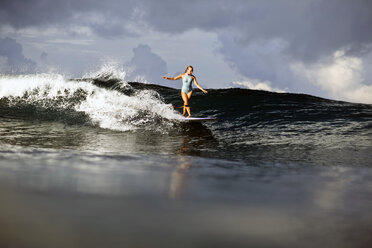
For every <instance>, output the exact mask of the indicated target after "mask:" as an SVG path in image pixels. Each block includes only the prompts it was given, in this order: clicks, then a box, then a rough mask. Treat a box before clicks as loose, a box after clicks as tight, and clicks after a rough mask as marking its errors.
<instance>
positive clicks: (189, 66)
mask: <svg viewBox="0 0 372 248" xmlns="http://www.w3.org/2000/svg"><path fill="white" fill-rule="evenodd" d="M189 68H191V69H192V70H194V68H193V67H192V66H191V65H188V66H187V67H186V70H185V73H186V72H187V69H189Z"/></svg>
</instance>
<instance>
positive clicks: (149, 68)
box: [129, 44, 167, 82]
mask: <svg viewBox="0 0 372 248" xmlns="http://www.w3.org/2000/svg"><path fill="white" fill-rule="evenodd" d="M133 53H134V56H133V58H132V59H131V61H130V62H129V66H130V67H132V68H133V69H134V71H132V72H131V73H130V77H132V78H133V79H134V78H135V77H142V78H144V79H145V80H147V81H149V82H159V81H160V80H161V78H162V76H164V75H166V74H167V63H166V62H165V61H164V60H163V59H162V58H161V57H160V56H159V55H157V54H155V53H153V52H152V51H151V48H150V47H149V46H148V45H142V44H141V45H138V46H137V47H136V48H134V49H133Z"/></svg>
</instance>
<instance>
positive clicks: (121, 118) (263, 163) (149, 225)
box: [0, 74, 372, 247]
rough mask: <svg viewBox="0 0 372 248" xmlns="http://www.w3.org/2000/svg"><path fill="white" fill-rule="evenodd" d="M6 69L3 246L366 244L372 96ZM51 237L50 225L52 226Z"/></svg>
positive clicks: (371, 193) (2, 91)
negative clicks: (184, 90) (184, 94)
mask: <svg viewBox="0 0 372 248" xmlns="http://www.w3.org/2000/svg"><path fill="white" fill-rule="evenodd" d="M181 105H182V101H181V98H180V93H179V90H178V89H172V88H167V87H162V86H158V85H151V84H142V83H127V82H124V81H120V80H118V79H116V78H115V77H112V76H107V75H106V76H102V75H101V76H98V77H95V78H85V79H65V78H64V77H62V76H61V75H50V74H41V75H23V76H7V75H1V76H0V192H1V195H2V202H3V203H2V204H1V206H0V223H1V224H0V237H2V238H0V245H1V247H3V246H4V247H211V246H214V247H248V246H252V247H314V246H316V245H318V246H323V247H370V246H371V245H372V236H371V233H372V214H371V213H370V209H371V207H372V163H371V162H372V105H367V104H356V103H347V102H340V101H332V100H327V99H322V98H317V97H313V96H309V95H303V94H289V93H272V92H265V91H255V90H248V89H238V88H233V89H209V90H208V94H206V95H205V94H203V93H202V92H200V91H197V90H195V91H194V94H193V97H192V101H191V104H190V106H191V111H192V114H193V116H200V117H206V116H210V117H216V118H217V121H211V122H205V123H185V122H182V121H181V120H180V113H179V112H180V110H179V109H176V110H175V109H174V108H173V106H181ZM46 234H47V235H46Z"/></svg>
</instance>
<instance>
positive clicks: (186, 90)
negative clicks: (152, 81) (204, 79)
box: [163, 65, 208, 117]
mask: <svg viewBox="0 0 372 248" xmlns="http://www.w3.org/2000/svg"><path fill="white" fill-rule="evenodd" d="M193 71H194V69H193V67H192V66H191V65H189V66H187V67H186V70H185V73H182V74H180V75H178V76H176V77H165V76H164V77H163V78H164V79H168V80H178V79H180V78H182V90H181V97H182V100H183V114H182V115H184V116H185V115H186V112H187V114H188V116H187V117H190V116H191V111H190V107H189V101H190V98H191V96H192V85H191V83H192V82H194V84H195V86H196V87H198V88H199V89H200V90H201V91H203V92H204V93H205V94H207V93H208V92H207V91H206V90H205V89H203V88H202V87H201V86H200V85H199V84H198V81H197V80H196V77H195V76H194V75H192V72H193Z"/></svg>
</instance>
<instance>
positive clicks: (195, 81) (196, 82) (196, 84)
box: [193, 76, 208, 94]
mask: <svg viewBox="0 0 372 248" xmlns="http://www.w3.org/2000/svg"><path fill="white" fill-rule="evenodd" d="M193 79H194V84H195V86H196V87H198V88H199V89H200V90H201V91H203V92H204V93H205V94H207V93H208V91H206V90H205V89H203V88H202V87H201V86H200V84H198V81H197V80H196V77H195V76H193Z"/></svg>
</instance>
